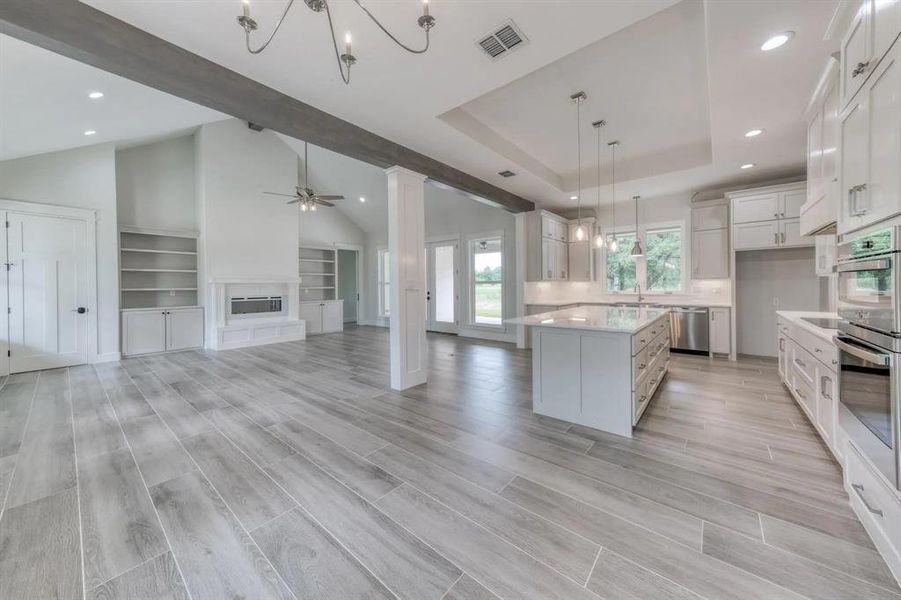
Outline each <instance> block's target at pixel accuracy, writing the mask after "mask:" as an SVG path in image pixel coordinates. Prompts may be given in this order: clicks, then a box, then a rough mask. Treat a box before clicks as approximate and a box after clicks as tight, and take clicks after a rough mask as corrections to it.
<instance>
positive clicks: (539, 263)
mask: <svg viewBox="0 0 901 600" xmlns="http://www.w3.org/2000/svg"><path fill="white" fill-rule="evenodd" d="M590 232H591V227H590V226H589V225H587V222H586V233H587V234H590ZM589 237H590V236H589ZM568 240H569V222H568V221H566V220H565V219H563V218H562V217H559V216H557V215H555V214H553V213H550V212H548V211H545V210H539V211H533V212H530V213H528V214H527V215H526V280H527V281H558V280H561V279H567V278H568V277H567V275H568V273H569V270H570V269H569V265H568V260H569V255H568V252H567V249H566V246H567V241H568Z"/></svg>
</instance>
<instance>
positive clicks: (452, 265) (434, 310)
mask: <svg viewBox="0 0 901 600" xmlns="http://www.w3.org/2000/svg"><path fill="white" fill-rule="evenodd" d="M458 246H459V244H458V243H457V242H456V241H447V242H429V243H428V244H426V265H427V266H426V304H428V306H427V321H426V329H428V330H429V331H442V332H444V333H457V320H458V319H457V313H458V311H459V304H460V302H459V300H460V294H459V290H460V283H459V279H460V260H459V256H458V254H459V252H458V250H459V248H458Z"/></svg>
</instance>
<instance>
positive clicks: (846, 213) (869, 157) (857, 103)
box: [838, 3, 901, 233]
mask: <svg viewBox="0 0 901 600" xmlns="http://www.w3.org/2000/svg"><path fill="white" fill-rule="evenodd" d="M893 4H894V3H893ZM899 61H901V44H899V43H895V44H894V45H893V46H892V47H891V49H890V50H889V52H888V54H886V55H885V57H884V58H883V59H882V60H881V61H880V62H879V64H878V65H876V66H875V68H873V70H872V74H871V75H870V77H869V78H868V79H867V80H866V83H865V84H864V85H863V87H862V88H861V89H860V91H859V92H858V94H857V95H856V96H855V97H854V98H853V100H852V101H851V103H850V104H849V105H848V106H847V107H845V109H844V111H843V112H842V115H841V120H840V151H839V165H840V167H839V183H840V186H841V187H840V190H841V196H840V208H839V224H838V232H839V233H848V232H851V231H855V230H857V229H860V228H862V227H866V226H868V225H872V224H874V223H877V222H879V221H882V220H884V219H886V218H888V217H892V216H894V215H896V214H898V213H901V197H899V193H901V169H899V168H898V165H899V164H901V64H899Z"/></svg>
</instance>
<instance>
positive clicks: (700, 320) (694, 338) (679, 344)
mask: <svg viewBox="0 0 901 600" xmlns="http://www.w3.org/2000/svg"><path fill="white" fill-rule="evenodd" d="M709 316H710V309H709V308H706V307H703V308H702V307H698V306H673V307H671V308H670V348H671V349H672V350H682V351H686V352H697V353H703V354H707V353H709V352H710V324H709V322H708V317H709Z"/></svg>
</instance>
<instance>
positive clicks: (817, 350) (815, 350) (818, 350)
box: [813, 348, 822, 353]
mask: <svg viewBox="0 0 901 600" xmlns="http://www.w3.org/2000/svg"><path fill="white" fill-rule="evenodd" d="M813 351H814V352H817V353H819V352H822V350H821V349H819V348H814V349H813Z"/></svg>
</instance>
